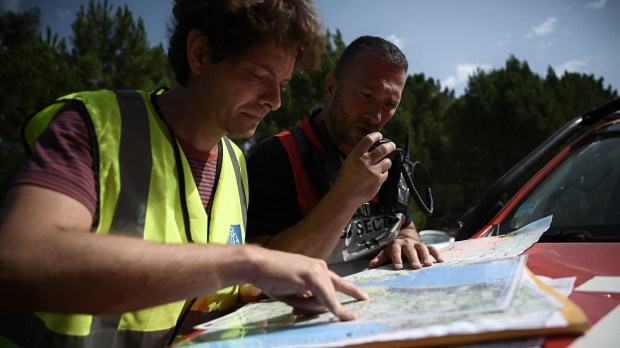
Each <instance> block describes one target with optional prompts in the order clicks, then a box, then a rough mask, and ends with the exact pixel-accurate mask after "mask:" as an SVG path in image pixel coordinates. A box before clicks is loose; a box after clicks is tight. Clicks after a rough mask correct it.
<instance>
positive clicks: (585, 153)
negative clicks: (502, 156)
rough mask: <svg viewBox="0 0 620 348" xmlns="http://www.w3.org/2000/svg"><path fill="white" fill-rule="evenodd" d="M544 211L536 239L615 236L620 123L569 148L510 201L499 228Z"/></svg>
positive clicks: (619, 214)
mask: <svg viewBox="0 0 620 348" xmlns="http://www.w3.org/2000/svg"><path fill="white" fill-rule="evenodd" d="M549 215H553V219H552V223H551V227H550V228H549V230H548V231H547V232H546V233H545V235H544V236H543V237H541V239H540V241H541V242H545V241H547V242H549V241H552V242H564V241H565V242H571V241H620V123H619V124H615V125H612V126H610V127H608V128H607V129H605V130H604V131H602V132H599V133H598V134H597V135H596V136H594V137H592V138H591V139H590V140H588V141H586V142H584V143H583V144H581V145H580V146H578V147H576V148H574V149H573V150H572V151H571V153H570V154H569V155H568V156H567V157H566V158H565V159H564V160H563V161H562V162H561V163H560V164H559V165H558V166H556V167H555V168H554V169H553V170H552V171H551V172H550V173H549V174H547V176H546V177H545V178H543V179H542V180H541V181H540V182H539V183H538V184H537V186H536V187H535V188H534V189H533V190H532V191H531V192H530V193H529V194H528V195H526V196H525V197H524V198H523V199H522V200H521V201H520V202H519V203H518V204H517V205H515V208H514V209H513V210H512V211H511V212H510V213H509V214H508V215H507V217H506V219H504V220H503V222H502V223H501V224H500V226H499V231H498V232H499V234H505V233H508V232H511V231H514V230H516V229H519V228H521V227H523V226H525V225H527V224H529V223H531V222H534V221H536V220H539V219H541V218H544V217H546V216H549Z"/></svg>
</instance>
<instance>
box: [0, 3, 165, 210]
mask: <svg viewBox="0 0 620 348" xmlns="http://www.w3.org/2000/svg"><path fill="white" fill-rule="evenodd" d="M112 10H113V9H112V7H111V6H110V5H109V4H108V2H107V0H106V1H104V2H103V3H101V2H95V1H94V0H91V1H90V2H89V4H88V6H87V8H84V7H83V6H82V7H80V10H79V11H78V12H77V14H76V20H75V22H73V25H72V28H73V36H72V37H71V38H68V39H67V38H62V39H59V38H58V35H57V34H53V33H52V31H51V29H50V28H49V27H48V28H46V30H45V33H44V34H43V33H41V32H40V25H41V23H40V17H41V13H40V10H39V9H38V8H36V7H35V8H33V9H30V10H28V11H25V12H21V13H16V12H12V11H8V12H6V13H4V14H2V15H1V16H0V76H2V82H1V83H0V161H2V166H1V167H0V198H3V197H4V192H5V190H6V184H7V183H8V181H9V180H11V179H12V177H13V176H14V175H15V173H16V171H17V169H18V168H19V166H21V165H22V164H23V163H24V161H25V156H24V151H23V146H22V143H21V133H20V130H21V125H22V124H23V122H24V120H25V119H26V118H27V117H28V115H30V114H32V113H33V112H35V111H36V110H38V109H40V108H42V107H43V106H45V105H46V104H48V103H50V102H52V101H53V100H54V99H56V98H58V97H60V96H62V95H65V94H68V93H71V92H75V91H79V90H86V89H99V88H140V89H153V88H155V87H158V86H161V85H170V83H171V81H172V79H171V77H172V73H171V71H170V69H169V67H168V61H167V58H166V55H165V52H164V48H163V47H162V45H161V44H159V45H158V46H155V47H152V48H151V47H149V45H148V42H147V39H146V33H145V31H144V25H143V23H142V19H138V20H137V21H134V19H133V16H132V14H131V11H129V9H128V7H127V5H125V6H124V7H123V8H120V7H119V8H117V10H116V13H115V14H112ZM67 40H68V42H69V44H67Z"/></svg>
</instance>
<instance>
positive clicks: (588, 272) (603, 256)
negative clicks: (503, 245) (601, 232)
mask: <svg viewBox="0 0 620 348" xmlns="http://www.w3.org/2000/svg"><path fill="white" fill-rule="evenodd" d="M525 254H526V255H527V256H528V259H527V263H526V265H527V267H528V269H530V270H531V271H532V272H533V273H534V274H536V275H541V276H546V277H549V278H564V277H576V280H575V288H577V287H578V286H580V285H582V284H583V283H585V282H587V281H588V280H590V279H592V278H593V277H595V276H615V277H620V262H616V261H613V260H617V259H618V258H619V256H620V243H535V244H534V245H533V246H532V247H531V248H529V249H528V250H526V251H525ZM610 260H611V262H610ZM568 298H569V299H570V300H571V301H573V302H574V303H576V304H577V305H578V306H579V307H580V308H581V309H582V311H583V312H584V313H585V315H586V317H587V318H588V320H589V321H590V323H591V324H594V323H596V322H597V321H599V320H600V319H601V318H602V317H604V316H605V315H606V314H607V313H609V312H610V311H611V310H612V309H614V308H615V307H616V306H617V305H618V304H620V293H614V292H583V291H573V292H572V293H571V294H570V296H569V297H568ZM574 339H575V337H574V336H570V337H551V338H548V339H547V340H546V341H545V347H566V346H567V345H568V344H570V343H571V342H572V341H573V340H574Z"/></svg>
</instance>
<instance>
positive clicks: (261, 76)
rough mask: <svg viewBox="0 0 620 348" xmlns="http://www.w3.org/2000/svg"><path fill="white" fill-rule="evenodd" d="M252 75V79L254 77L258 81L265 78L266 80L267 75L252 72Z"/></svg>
mask: <svg viewBox="0 0 620 348" xmlns="http://www.w3.org/2000/svg"><path fill="white" fill-rule="evenodd" d="M251 76H252V79H254V80H256V81H263V80H265V76H263V75H259V74H256V73H252V74H251Z"/></svg>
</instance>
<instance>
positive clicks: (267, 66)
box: [254, 63, 292, 81]
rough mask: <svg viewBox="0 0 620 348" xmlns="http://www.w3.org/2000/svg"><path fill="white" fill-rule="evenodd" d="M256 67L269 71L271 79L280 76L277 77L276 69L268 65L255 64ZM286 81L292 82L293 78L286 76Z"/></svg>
mask: <svg viewBox="0 0 620 348" xmlns="http://www.w3.org/2000/svg"><path fill="white" fill-rule="evenodd" d="M254 65H256V66H258V67H260V68H262V69H264V70H265V71H267V73H269V75H270V76H271V77H273V78H274V79H277V78H278V76H277V75H276V71H275V68H274V67H273V66H271V65H269V64H267V63H254ZM283 79H284V80H286V81H290V80H291V79H292V76H284V77H283Z"/></svg>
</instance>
